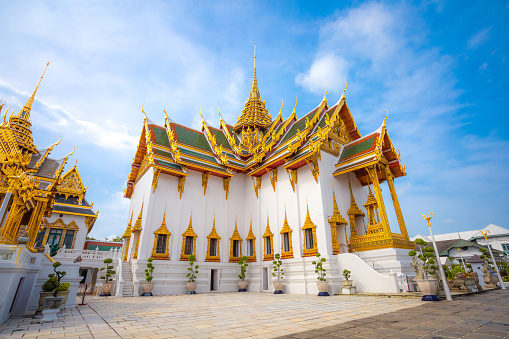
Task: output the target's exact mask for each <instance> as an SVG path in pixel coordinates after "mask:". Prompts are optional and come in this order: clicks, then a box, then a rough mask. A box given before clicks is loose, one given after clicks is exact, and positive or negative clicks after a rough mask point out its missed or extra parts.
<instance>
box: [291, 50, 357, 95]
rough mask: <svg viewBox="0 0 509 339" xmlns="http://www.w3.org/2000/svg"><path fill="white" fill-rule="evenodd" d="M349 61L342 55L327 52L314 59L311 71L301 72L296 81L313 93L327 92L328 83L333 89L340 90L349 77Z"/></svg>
mask: <svg viewBox="0 0 509 339" xmlns="http://www.w3.org/2000/svg"><path fill="white" fill-rule="evenodd" d="M347 75H348V62H347V61H346V60H345V59H344V58H342V57H341V56H337V55H334V54H326V55H324V56H322V57H319V58H317V59H315V61H313V64H312V65H311V67H310V69H309V71H307V72H306V73H300V74H298V75H297V78H296V79H295V81H296V83H297V84H298V85H300V86H302V87H304V88H305V89H306V90H308V91H310V92H313V93H317V94H320V93H325V88H326V84H327V85H328V86H329V89H330V90H331V91H335V92H337V91H339V90H340V89H341V86H342V85H344V82H343V80H346V79H347Z"/></svg>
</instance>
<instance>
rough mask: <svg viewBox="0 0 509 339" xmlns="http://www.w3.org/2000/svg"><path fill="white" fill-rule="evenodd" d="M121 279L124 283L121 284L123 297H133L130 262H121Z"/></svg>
mask: <svg viewBox="0 0 509 339" xmlns="http://www.w3.org/2000/svg"><path fill="white" fill-rule="evenodd" d="M122 279H123V280H124V284H123V285H122V295H123V296H124V297H134V293H133V274H132V272H131V263H130V262H126V261H124V262H122Z"/></svg>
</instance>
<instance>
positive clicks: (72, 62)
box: [0, 1, 509, 238]
mask: <svg viewBox="0 0 509 339" xmlns="http://www.w3.org/2000/svg"><path fill="white" fill-rule="evenodd" d="M507 22H509V2H507V1H489V2H486V1H468V2H465V1H422V2H419V1H387V2H373V1H367V2H365V1H349V2H346V1H341V2H334V1H323V2H304V1H302V2H300V1H294V2H273V1H257V2H248V1H242V2H239V1H235V2H234V1H229V2H224V1H198V2H195V1H175V2H170V1H127V2H124V1H118V2H116V1H108V2H102V1H98V2H94V1H87V2H82V3H78V2H68V1H51V2H49V1H46V2H44V1H31V2H30V1H23V2H21V1H8V2H3V4H2V29H1V30H0V44H1V47H0V97H1V98H3V100H4V101H6V107H7V106H10V107H11V109H12V108H14V109H16V111H18V110H19V109H20V108H22V106H23V105H24V104H25V103H26V101H27V99H28V97H29V95H30V93H31V92H32V91H33V89H34V87H35V85H36V83H37V80H38V78H39V76H40V74H41V73H42V70H43V69H44V66H45V64H46V62H47V61H48V60H49V61H50V62H51V64H50V66H49V68H48V71H47V72H46V75H45V78H44V80H43V82H42V84H41V86H40V88H39V91H38V94H37V98H36V102H35V103H34V106H33V110H32V116H31V118H32V123H33V132H34V139H35V142H36V144H37V145H38V146H39V148H44V147H47V146H48V145H50V144H51V143H53V142H56V141H57V140H58V138H59V135H60V134H61V135H62V136H63V141H62V143H61V144H60V145H59V146H58V147H56V148H55V150H54V151H53V153H52V155H53V156H54V157H62V156H64V155H65V154H67V153H69V152H70V151H71V150H72V148H73V147H74V146H76V148H77V151H76V152H75V154H74V156H73V157H72V158H71V159H70V160H69V165H68V168H69V167H70V166H72V164H73V163H74V161H75V160H76V157H78V158H79V160H78V166H79V170H80V173H81V176H82V178H83V181H84V183H85V185H88V186H89V188H88V191H87V198H88V200H89V201H94V202H95V205H94V207H95V208H97V209H99V210H100V214H99V218H98V220H97V223H96V225H95V227H94V230H93V231H92V233H91V235H92V236H95V237H99V238H105V237H108V236H111V235H113V234H117V235H120V234H122V233H123V231H124V229H125V226H126V223H127V218H128V215H127V214H128V212H127V210H128V206H129V200H128V199H124V198H123V197H122V196H123V190H124V188H125V184H126V180H127V176H128V174H129V171H130V164H131V161H132V157H133V155H134V152H135V148H136V144H137V140H138V138H139V133H140V131H141V128H142V121H143V115H142V113H141V105H142V104H143V103H145V111H146V112H147V114H148V116H149V117H150V119H151V120H153V121H154V122H157V123H160V124H163V122H164V114H163V111H162V106H163V104H164V103H166V106H165V107H166V111H167V112H168V114H169V116H170V117H171V118H172V119H173V120H175V121H177V122H179V123H182V124H185V125H188V126H193V127H198V126H199V122H200V117H199V110H200V107H201V108H202V111H203V114H204V116H205V118H206V119H207V121H208V122H209V123H211V124H214V125H216V124H217V123H218V120H219V119H218V116H217V108H218V106H220V109H221V113H222V114H223V116H224V117H225V119H226V120H227V121H229V122H230V123H234V122H235V121H236V119H237V117H238V116H239V115H240V112H241V110H242V107H243V103H244V101H245V100H246V98H247V96H248V94H249V88H250V85H251V78H252V67H253V59H252V56H253V43H254V42H256V43H257V75H258V84H259V87H260V92H261V95H262V98H263V99H264V100H266V102H267V106H268V108H269V112H270V113H271V114H272V116H273V117H275V116H276V115H277V113H278V111H279V107H280V105H281V100H283V102H284V108H283V115H284V117H285V118H286V117H287V116H289V115H290V113H291V111H292V109H293V105H294V102H295V97H298V106H297V113H298V115H299V116H302V115H304V114H305V113H307V112H308V111H310V110H311V109H312V108H314V107H315V106H316V105H317V104H318V103H319V102H320V100H321V99H322V97H323V95H324V93H325V83H327V84H328V86H329V94H328V96H327V97H328V99H329V101H330V102H335V101H336V100H337V99H339V96H340V94H341V91H342V90H343V87H344V79H346V80H347V81H348V89H347V92H346V98H347V102H348V105H349V107H350V109H351V111H352V114H353V116H354V118H355V120H356V122H357V125H358V127H359V129H360V131H361V133H362V134H363V135H365V134H367V133H370V132H372V131H373V130H375V129H376V128H377V127H378V126H380V124H381V122H382V120H383V118H384V117H385V109H388V110H389V120H388V121H387V125H388V128H389V132H390V135H391V138H392V140H393V143H394V144H395V147H396V148H399V149H400V150H401V157H402V161H403V162H405V163H406V166H407V173H408V175H407V176H406V177H404V178H399V179H398V180H396V188H397V191H398V196H399V198H400V202H401V205H402V208H403V213H404V216H405V219H406V223H407V227H408V229H409V233H410V235H415V234H417V233H426V232H427V228H426V223H425V221H424V220H423V219H422V216H421V213H428V212H429V211H433V212H434V213H435V219H434V220H433V225H434V229H435V232H436V233H442V232H454V231H456V230H460V231H461V230H471V229H476V228H479V229H480V228H482V227H484V226H486V225H488V224H490V223H494V224H497V225H500V226H503V227H508V226H509V170H508V169H509V152H508V151H509V133H508V131H507V130H508V128H509V118H508V115H509V109H508V107H509V94H508V93H509V67H508V62H509V61H508V60H507V58H508V56H509V25H508V24H507ZM392 225H393V227H395V223H394V222H393V223H392ZM395 229H397V227H395Z"/></svg>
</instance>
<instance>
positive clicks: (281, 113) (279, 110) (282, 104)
mask: <svg viewBox="0 0 509 339" xmlns="http://www.w3.org/2000/svg"><path fill="white" fill-rule="evenodd" d="M282 110H283V99H281V108H280V109H279V115H280V116H282V115H283V113H281V111H282Z"/></svg>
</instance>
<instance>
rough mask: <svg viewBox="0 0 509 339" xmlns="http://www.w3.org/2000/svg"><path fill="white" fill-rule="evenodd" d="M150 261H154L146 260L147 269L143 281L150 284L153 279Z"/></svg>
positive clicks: (152, 268)
mask: <svg viewBox="0 0 509 339" xmlns="http://www.w3.org/2000/svg"><path fill="white" fill-rule="evenodd" d="M152 261H154V259H152V258H148V259H147V268H146V269H145V280H146V281H147V282H151V281H152V279H154V277H153V276H152V272H154V265H153V264H152Z"/></svg>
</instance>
